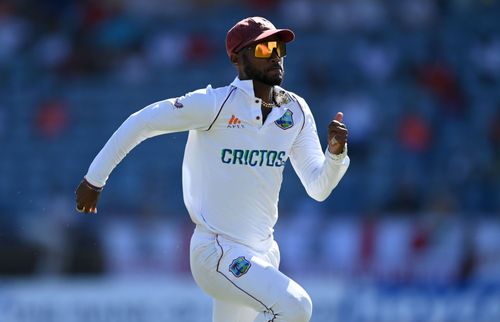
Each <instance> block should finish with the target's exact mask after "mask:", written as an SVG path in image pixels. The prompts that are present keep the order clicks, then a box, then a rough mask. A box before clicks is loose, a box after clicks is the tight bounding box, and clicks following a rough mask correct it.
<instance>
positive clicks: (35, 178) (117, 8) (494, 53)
mask: <svg viewBox="0 0 500 322" xmlns="http://www.w3.org/2000/svg"><path fill="white" fill-rule="evenodd" d="M252 15H261V16H264V17H267V18H268V19H270V20H271V21H273V22H274V23H275V25H277V26H278V27H289V28H292V29H293V30H294V31H295V32H296V36H297V38H296V41H295V42H293V43H291V44H290V45H289V47H288V56H287V57H286V59H285V65H286V78H285V83H284V86H285V87H286V88H288V89H290V90H292V91H295V92H297V93H299V94H300V95H302V96H303V97H305V98H306V99H307V100H308V102H309V105H310V106H311V109H312V110H313V112H314V114H315V118H316V121H317V124H318V128H319V132H320V134H321V135H320V137H321V139H322V140H323V145H324V144H325V142H324V138H325V136H326V131H324V129H325V128H326V125H327V124H328V122H329V120H330V119H331V118H332V117H333V116H334V115H335V113H336V112H337V111H343V112H344V115H345V123H346V124H347V125H348V127H349V129H350V141H349V144H350V149H349V151H350V156H351V160H352V161H351V167H350V170H349V171H348V173H347V175H346V177H345V178H344V179H343V181H342V182H341V184H340V185H339V187H338V188H337V189H336V190H335V191H334V193H333V194H332V196H331V197H330V198H329V199H328V200H327V201H325V202H324V203H316V202H314V201H312V200H311V199H309V198H308V197H307V196H306V193H305V191H304V189H303V187H302V186H301V185H300V183H299V181H298V179H297V178H296V176H295V174H294V173H293V170H292V168H291V166H290V165H289V166H288V167H287V169H286V171H285V178H284V186H283V189H282V192H281V198H280V211H281V214H280V221H279V222H278V225H277V227H276V239H277V240H278V241H279V243H280V245H281V251H282V269H283V271H284V272H286V273H288V274H289V275H291V276H292V277H293V278H295V279H296V280H298V281H299V282H301V283H302V284H304V286H305V287H306V288H307V289H308V290H309V292H310V294H311V296H312V298H313V302H314V304H315V313H314V316H313V320H312V321H313V322H333V321H347V322H349V321H364V322H369V321H370V322H371V321H373V322H375V321H377V322H380V321H383V322H392V321H415V322H417V321H436V322H442V321H450V322H451V321H453V322H460V321H464V322H465V321H467V322H468V321H481V322H494V321H500V216H499V215H500V3H499V1H496V0H441V1H438V0H436V1H433V0H418V1H415V0H392V1H377V0H335V1H326V0H325V1H322V0H316V1H308V0H289V1H285V0H281V1H279V0H245V1H239V2H236V1H229V0H226V1H224V0H212V1H210V0H148V1H135V0H68V1H65V0H45V1H30V0H2V1H0V145H1V152H0V155H1V158H0V321H2V322H31V321H34V322H80V321H86V322H88V321H90V322H113V321H121V322H135V321H137V322H139V321H159V322H169V321H210V313H209V312H210V300H209V298H208V297H207V296H205V295H204V294H203V293H202V292H201V291H200V290H198V289H197V288H196V286H195V285H194V282H193V281H192V278H191V276H190V273H189V267H188V241H189V237H190V233H191V230H192V229H193V226H192V224H191V223H190V221H189V219H188V215H187V213H186V210H185V208H184V205H183V202H182V192H181V162H182V155H183V147H184V143H185V139H186V134H185V133H180V134H171V135H167V136H162V137H157V138H154V139H151V140H149V141H147V142H145V143H143V144H142V145H140V146H139V147H137V148H136V149H135V150H134V151H133V152H132V153H131V154H130V155H129V156H128V157H127V158H126V160H125V161H124V162H123V163H122V164H121V165H120V166H119V167H118V168H117V169H116V170H115V172H114V173H113V175H112V176H111V179H110V180H109V182H108V185H107V186H106V189H105V191H104V193H103V195H102V198H101V204H100V207H99V214H98V215H97V216H83V215H79V214H77V213H76V212H75V211H74V204H73V198H74V195H73V191H74V189H75V187H76V185H77V184H78V182H79V181H80V180H81V178H82V176H83V175H84V174H85V172H86V170H87V167H88V165H89V164H90V162H91V161H92V159H93V157H94V156H95V155H96V153H97V152H98V151H99V149H100V148H101V147H102V145H103V144H104V143H105V142H106V140H107V139H108V137H109V136H110V135H111V134H112V133H113V131H114V130H115V129H116V128H117V127H118V126H119V125H120V124H121V122H123V121H124V120H125V118H126V117H127V116H128V115H129V114H130V113H132V112H134V111H136V110H138V109H139V108H142V107H143V106H146V105H148V104H149V103H152V102H154V101H157V100H161V99H165V98H169V97H175V96H179V95H182V94H184V93H185V92H188V91H191V90H194V89H197V88H202V87H205V86H206V85H207V84H209V83H210V84H212V85H213V86H223V85H225V84H228V83H230V82H231V81H232V80H233V78H234V77H235V71H234V69H233V67H232V66H231V64H230V63H229V61H228V59H227V57H226V54H225V49H224V39H225V34H226V31H227V30H228V28H230V27H231V26H232V25H234V23H236V22H237V21H238V20H240V19H242V18H244V17H247V16H252Z"/></svg>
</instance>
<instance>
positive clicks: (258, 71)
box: [239, 45, 285, 86]
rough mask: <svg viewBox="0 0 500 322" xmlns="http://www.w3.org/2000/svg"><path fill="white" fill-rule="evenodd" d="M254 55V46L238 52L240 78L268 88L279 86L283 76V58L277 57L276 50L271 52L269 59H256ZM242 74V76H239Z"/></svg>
mask: <svg viewBox="0 0 500 322" xmlns="http://www.w3.org/2000/svg"><path fill="white" fill-rule="evenodd" d="M254 53H255V45H253V46H249V47H246V48H243V49H242V50H241V51H240V53H239V56H240V59H239V61H240V64H241V68H240V76H243V77H244V78H245V79H252V80H256V81H259V82H262V83H264V84H267V85H269V86H274V85H281V83H282V82H283V77H284V75H285V69H284V67H283V57H281V58H280V57H278V54H277V52H276V50H273V53H272V55H271V57H269V58H257V57H255V54H254ZM242 72H243V75H241V74H242Z"/></svg>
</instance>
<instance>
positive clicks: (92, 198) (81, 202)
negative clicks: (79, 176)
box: [75, 178, 102, 214]
mask: <svg viewBox="0 0 500 322" xmlns="http://www.w3.org/2000/svg"><path fill="white" fill-rule="evenodd" d="M101 192H102V188H99V187H96V186H93V185H92V184H90V183H89V182H88V181H87V180H86V179H85V178H84V179H83V180H82V182H80V184H79V185H78V187H77V188H76V191H75V194H76V211H78V212H84V213H93V214H96V213H97V201H98V200H99V196H100V195H101Z"/></svg>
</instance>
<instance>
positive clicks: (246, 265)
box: [229, 256, 252, 277]
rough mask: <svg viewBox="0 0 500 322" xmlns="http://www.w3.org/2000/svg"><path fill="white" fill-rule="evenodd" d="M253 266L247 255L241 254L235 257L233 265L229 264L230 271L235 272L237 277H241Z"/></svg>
mask: <svg viewBox="0 0 500 322" xmlns="http://www.w3.org/2000/svg"><path fill="white" fill-rule="evenodd" d="M251 266H252V263H250V261H249V260H247V259H246V258H245V256H240V257H238V258H236V259H234V260H233V262H232V263H231V265H229V271H230V272H231V273H233V275H234V276H235V277H241V276H243V275H245V274H246V273H247V272H248V270H249V269H250V267H251Z"/></svg>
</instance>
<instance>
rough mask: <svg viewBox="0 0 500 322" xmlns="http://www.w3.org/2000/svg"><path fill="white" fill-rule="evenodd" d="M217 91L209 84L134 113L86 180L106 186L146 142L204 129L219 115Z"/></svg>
mask: <svg viewBox="0 0 500 322" xmlns="http://www.w3.org/2000/svg"><path fill="white" fill-rule="evenodd" d="M215 106H216V101H215V93H214V92H213V89H212V87H211V86H210V85H209V86H208V87H207V88H205V89H200V90H197V91H194V92H190V93H188V94H186V95H184V96H182V97H178V98H170V99H166V100H163V101H159V102H156V103H153V104H151V105H149V106H146V107H145V108H143V109H141V110H139V111H138V112H136V113H134V114H132V115H130V116H129V117H128V118H127V120H125V122H123V124H122V125H120V127H119V128H118V129H117V130H116V132H115V133H113V135H112V136H111V138H110V139H109V140H108V142H107V143H106V144H105V145H104V147H103V148H102V150H101V151H100V152H99V153H98V154H97V156H96V157H95V159H94V160H93V161H92V163H91V165H90V167H89V170H88V172H87V174H86V175H85V179H86V180H87V181H88V182H90V183H91V184H92V185H95V186H97V187H102V186H104V185H105V184H106V181H107V179H108V177H109V175H110V174H111V172H112V171H113V169H114V168H115V167H116V166H117V165H118V164H119V163H120V162H121V161H122V160H123V158H124V157H125V156H126V155H127V154H128V153H129V152H130V151H131V150H132V149H133V148H134V147H135V146H137V145H138V144H139V143H141V142H142V141H144V140H146V139H148V138H151V137H154V136H157V135H161V134H166V133H172V132H180V131H187V130H201V129H206V128H208V127H209V125H210V122H211V121H212V120H213V118H214V117H215Z"/></svg>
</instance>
